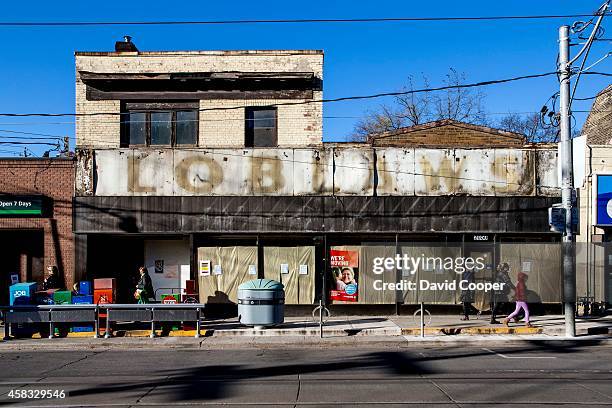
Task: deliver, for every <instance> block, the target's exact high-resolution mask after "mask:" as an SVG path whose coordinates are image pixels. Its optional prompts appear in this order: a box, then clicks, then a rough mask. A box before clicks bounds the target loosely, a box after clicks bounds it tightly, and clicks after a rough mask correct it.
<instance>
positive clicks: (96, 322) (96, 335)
mask: <svg viewBox="0 0 612 408" xmlns="http://www.w3.org/2000/svg"><path fill="white" fill-rule="evenodd" d="M94 313H95V314H96V319H95V320H94V329H95V330H94V339H97V338H99V337H100V309H99V308H98V305H96V310H95V312H94Z"/></svg>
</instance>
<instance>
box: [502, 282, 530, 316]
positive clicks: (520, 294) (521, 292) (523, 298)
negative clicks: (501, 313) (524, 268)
mask: <svg viewBox="0 0 612 408" xmlns="http://www.w3.org/2000/svg"><path fill="white" fill-rule="evenodd" d="M527 278H528V276H527V274H526V273H524V272H519V274H518V282H517V283H516V290H515V292H516V294H515V296H514V297H515V300H516V308H515V309H514V312H512V313H511V314H510V315H509V316H508V317H506V318H505V319H504V325H506V326H508V322H509V321H510V320H511V319H514V318H515V317H516V316H517V315H518V314H519V312H520V311H521V309H523V310H524V312H525V327H533V326H531V323H530V322H529V306H527V284H526V282H527Z"/></svg>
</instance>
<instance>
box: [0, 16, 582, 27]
mask: <svg viewBox="0 0 612 408" xmlns="http://www.w3.org/2000/svg"><path fill="white" fill-rule="evenodd" d="M592 16H593V14H549V15H526V16H517V15H513V16H461V17H381V18H314V19H251V20H191V21H2V22H0V27H74V26H76V27H80V26H126V25H132V26H134V25H136V26H138V25H239V24H312V23H393V22H398V23H399V22H435V21H455V22H459V21H468V22H469V21H493V20H544V19H562V18H577V17H592Z"/></svg>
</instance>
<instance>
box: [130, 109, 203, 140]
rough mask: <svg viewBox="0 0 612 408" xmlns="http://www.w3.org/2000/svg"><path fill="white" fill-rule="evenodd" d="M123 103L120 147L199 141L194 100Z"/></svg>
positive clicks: (196, 110)
mask: <svg viewBox="0 0 612 408" xmlns="http://www.w3.org/2000/svg"><path fill="white" fill-rule="evenodd" d="M123 105H124V106H123V115H122V124H123V126H122V135H121V145H122V146H123V147H128V146H160V147H171V146H196V145H197V144H198V103H197V102H178V103H169V102H163V103H162V102H126V103H124V104H123Z"/></svg>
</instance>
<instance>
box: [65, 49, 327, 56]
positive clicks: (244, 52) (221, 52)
mask: <svg viewBox="0 0 612 408" xmlns="http://www.w3.org/2000/svg"><path fill="white" fill-rule="evenodd" d="M74 55H75V56H89V57H91V56H95V57H122V56H139V57H140V56H142V57H158V56H176V55H216V56H233V55H323V50H216V51H215V50H206V51H203V50H200V51H137V52H136V51H134V52H125V51H124V52H117V51H75V52H74Z"/></svg>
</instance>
